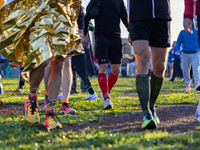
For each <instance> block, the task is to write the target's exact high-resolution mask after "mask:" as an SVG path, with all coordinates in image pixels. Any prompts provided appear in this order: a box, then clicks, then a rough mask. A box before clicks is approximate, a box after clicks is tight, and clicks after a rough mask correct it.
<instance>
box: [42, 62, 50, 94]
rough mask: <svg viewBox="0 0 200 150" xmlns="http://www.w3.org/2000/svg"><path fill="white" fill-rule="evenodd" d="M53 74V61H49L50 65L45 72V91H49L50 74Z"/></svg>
mask: <svg viewBox="0 0 200 150" xmlns="http://www.w3.org/2000/svg"><path fill="white" fill-rule="evenodd" d="M50 74H51V61H50V60H49V61H48V65H47V66H46V68H45V73H44V87H45V91H46V92H48V91H47V89H48V83H49V76H50Z"/></svg>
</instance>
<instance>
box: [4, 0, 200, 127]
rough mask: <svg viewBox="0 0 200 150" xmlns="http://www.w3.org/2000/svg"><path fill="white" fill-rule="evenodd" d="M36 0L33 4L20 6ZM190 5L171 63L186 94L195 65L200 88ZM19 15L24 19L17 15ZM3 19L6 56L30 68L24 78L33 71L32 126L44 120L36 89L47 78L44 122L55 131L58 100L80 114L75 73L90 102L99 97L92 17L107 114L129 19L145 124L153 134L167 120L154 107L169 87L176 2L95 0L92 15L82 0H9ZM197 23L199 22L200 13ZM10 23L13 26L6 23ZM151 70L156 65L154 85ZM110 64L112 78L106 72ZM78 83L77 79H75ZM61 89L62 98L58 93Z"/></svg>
mask: <svg viewBox="0 0 200 150" xmlns="http://www.w3.org/2000/svg"><path fill="white" fill-rule="evenodd" d="M30 2H32V5H28V6H27V7H20V6H21V5H23V4H28V3H30ZM72 3H73V5H72ZM196 4H197V9H196V11H197V14H200V9H198V8H200V0H198V1H197V2H196ZM2 5H3V4H2ZM11 6H12V7H11ZM13 6H15V7H13ZM32 6H34V7H32ZM185 6H186V9H185V13H184V27H185V30H183V31H181V32H180V35H179V37H178V40H177V42H176V46H175V43H174V44H173V48H172V49H173V50H172V51H171V52H170V54H171V55H172V54H175V55H174V65H170V67H171V68H172V66H173V68H174V69H173V70H174V71H173V74H172V73H170V74H171V75H172V78H171V79H170V81H171V82H173V81H174V76H175V75H176V72H177V70H178V69H177V68H176V67H177V66H176V65H175V64H176V63H177V64H179V68H180V61H181V62H182V70H183V78H184V81H185V84H186V85H187V87H186V89H189V88H188V85H189V83H190V77H189V71H190V66H191V64H192V69H193V75H194V85H195V90H196V89H197V88H198V83H199V76H198V75H197V73H198V72H197V71H198V66H199V56H198V58H197V55H196V54H198V50H199V47H198V45H199V44H198V39H200V38H198V34H197V32H198V31H197V30H196V29H195V28H194V26H193V22H192V19H193V10H191V9H193V1H192V0H185ZM8 8H9V9H8ZM38 8H39V9H38ZM60 10H63V11H60ZM21 12H24V13H21ZM38 12H40V13H38ZM14 13H17V14H15V15H14ZM0 14H1V18H0V20H1V21H2V23H1V25H0V26H1V29H2V32H1V35H0V45H1V46H0V50H1V52H2V53H1V54H2V55H4V56H5V57H7V58H10V60H11V61H13V62H16V63H19V64H20V65H21V66H23V67H24V68H23V69H22V74H23V73H25V72H29V85H30V94H29V95H28V99H27V100H25V103H24V106H25V118H26V120H27V121H29V122H30V123H32V124H36V123H39V122H40V117H39V109H38V102H37V91H38V90H39V86H40V83H41V81H42V80H43V79H44V84H45V98H44V109H45V110H46V117H45V121H44V123H43V125H44V126H45V127H47V128H49V129H54V128H60V129H62V125H61V124H60V123H59V122H58V120H57V117H56V115H55V106H56V102H57V99H58V98H59V99H61V100H62V106H61V109H60V113H63V114H73V115H74V114H76V110H75V109H73V108H70V106H69V94H70V91H73V90H74V92H75V93H76V88H75V87H74V86H73V85H72V82H73V75H72V70H73V71H76V73H77V74H78V75H79V76H80V78H81V80H82V81H83V85H84V86H85V89H87V91H88V93H89V95H88V96H87V97H86V98H83V100H96V99H97V98H98V96H97V94H96V92H95V91H94V89H93V87H92V83H91V82H90V77H91V76H92V75H93V74H94V64H93V62H94V60H93V54H92V50H91V45H90V38H89V34H88V32H89V30H94V29H92V28H93V25H91V19H94V21H95V30H94V34H95V58H96V59H97V63H98V83H99V87H100V89H101V95H100V97H101V98H102V100H103V102H104V107H103V109H111V108H113V107H114V106H113V103H112V100H111V96H110V93H111V91H112V88H113V87H114V85H115V84H116V82H117V80H118V78H119V74H120V70H121V60H122V46H123V44H122V38H121V29H120V20H122V22H123V24H124V25H125V27H126V28H127V31H128V32H127V34H128V33H129V37H128V38H129V43H130V44H131V45H132V46H133V49H134V57H133V58H132V60H133V61H135V64H136V65H137V67H136V71H137V75H136V88H137V92H138V97H139V100H140V104H141V107H142V112H143V123H142V125H141V127H142V128H143V129H154V128H156V127H157V126H158V124H159V123H160V120H159V118H158V116H157V114H156V111H155V103H156V100H157V97H158V95H159V93H160V90H161V88H162V85H163V81H164V77H165V72H166V67H167V65H166V64H167V60H168V47H170V32H169V31H170V21H171V16H170V0H163V1H162V2H161V1H158V0H152V2H147V0H127V8H126V7H125V4H124V1H123V0H107V1H102V0H91V1H90V2H89V4H88V5H87V8H86V13H85V14H84V8H83V7H82V6H81V0H71V1H59V2H58V1H55V0H52V1H49V0H43V1H42V2H40V1H33V0H20V1H16V0H7V1H5V3H4V5H3V6H2V7H1V9H0ZM27 14H29V15H31V17H29V15H27ZM16 16H17V19H16ZM10 20H17V21H16V22H15V21H13V22H12V21H10ZM9 21H10V22H9ZM197 21H198V22H199V21H200V20H199V15H198V20H197ZM8 22H9V23H10V24H9V25H7V24H8ZM198 25H200V23H198ZM10 31H12V35H13V36H11V37H10V36H9V35H10V34H7V33H8V32H9V33H10ZM25 33H26V34H25ZM11 38H13V39H11ZM191 39H192V40H195V43H194V42H191ZM27 41H28V42H27ZM81 41H82V43H81ZM13 45H14V46H13ZM181 45H183V46H182V53H181V52H180V49H181V48H180V46H181ZM188 45H189V46H188ZM83 47H84V48H83ZM83 51H84V52H85V53H84V54H83ZM14 54H17V55H14ZM74 55H76V56H74ZM10 56H12V57H10ZM176 59H177V60H176ZM124 63H126V60H124ZM151 63H152V65H151ZM170 63H172V62H170ZM150 66H153V67H152V69H151V70H152V71H151V78H150V80H149V67H150ZM109 67H110V71H109V72H110V73H109V74H108V75H107V73H108V69H109ZM89 68H90V69H89ZM171 70H172V69H171ZM74 80H76V76H75V75H74ZM61 86H62V94H61V95H59V91H60V88H61ZM19 88H21V87H19ZM71 88H72V89H71ZM71 93H72V92H71ZM0 104H1V103H0Z"/></svg>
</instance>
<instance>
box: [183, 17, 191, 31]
mask: <svg viewBox="0 0 200 150" xmlns="http://www.w3.org/2000/svg"><path fill="white" fill-rule="evenodd" d="M183 27H184V29H185V31H186V32H188V33H191V34H192V33H193V31H192V27H193V22H192V20H191V19H190V18H185V19H183Z"/></svg>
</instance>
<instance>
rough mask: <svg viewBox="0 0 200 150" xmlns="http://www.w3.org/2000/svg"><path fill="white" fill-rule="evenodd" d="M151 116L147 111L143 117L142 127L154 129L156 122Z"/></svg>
mask: <svg viewBox="0 0 200 150" xmlns="http://www.w3.org/2000/svg"><path fill="white" fill-rule="evenodd" d="M152 118H153V117H152V116H151V115H150V113H147V114H146V115H145V116H144V118H143V123H142V126H141V127H142V129H155V128H156V127H157V123H156V122H155V121H154V119H152Z"/></svg>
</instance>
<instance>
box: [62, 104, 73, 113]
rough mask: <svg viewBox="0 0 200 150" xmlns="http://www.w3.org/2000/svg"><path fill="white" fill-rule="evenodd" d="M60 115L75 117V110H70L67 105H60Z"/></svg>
mask: <svg viewBox="0 0 200 150" xmlns="http://www.w3.org/2000/svg"><path fill="white" fill-rule="evenodd" d="M60 114H64V115H66V114H70V115H75V114H76V110H75V109H73V108H70V107H69V105H68V104H67V103H66V104H62V106H61V110H60Z"/></svg>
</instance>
